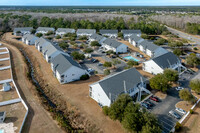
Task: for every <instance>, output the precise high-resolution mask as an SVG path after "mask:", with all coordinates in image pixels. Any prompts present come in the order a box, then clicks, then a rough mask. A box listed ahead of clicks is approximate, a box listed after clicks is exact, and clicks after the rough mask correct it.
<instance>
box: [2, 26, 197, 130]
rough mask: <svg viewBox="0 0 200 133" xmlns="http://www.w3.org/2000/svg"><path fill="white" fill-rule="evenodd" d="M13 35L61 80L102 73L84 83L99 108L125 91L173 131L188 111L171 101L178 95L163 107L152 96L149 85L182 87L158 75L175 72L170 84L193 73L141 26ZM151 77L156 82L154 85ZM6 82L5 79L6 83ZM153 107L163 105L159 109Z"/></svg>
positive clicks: (69, 81) (21, 29)
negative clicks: (148, 35)
mask: <svg viewBox="0 0 200 133" xmlns="http://www.w3.org/2000/svg"><path fill="white" fill-rule="evenodd" d="M12 35H13V36H15V37H20V39H18V41H21V42H22V43H23V44H24V45H26V46H27V47H30V46H31V47H32V46H34V49H36V50H37V52H38V56H42V57H43V59H44V60H45V61H46V62H47V63H48V64H49V67H50V69H51V72H52V73H51V74H52V75H53V76H54V77H55V78H56V79H57V80H58V82H59V83H60V84H62V85H64V84H66V85H67V84H70V85H73V84H76V83H77V82H78V81H79V80H87V79H89V78H90V77H91V78H93V76H94V75H98V74H99V75H103V77H102V78H99V80H98V81H95V82H93V83H90V84H88V85H87V86H88V96H89V97H90V98H91V99H92V101H93V100H94V101H96V104H98V105H99V106H100V107H102V108H103V111H104V113H105V108H112V105H113V104H114V103H115V102H116V101H117V100H118V98H119V97H120V96H121V95H122V96H123V94H125V95H128V96H130V97H131V98H132V100H133V103H137V104H139V105H140V111H141V110H142V109H146V110H148V111H149V112H151V113H154V114H156V115H157V116H158V119H159V121H161V123H162V124H163V125H164V128H163V129H162V130H163V132H170V131H173V129H174V127H175V124H176V122H177V121H180V122H182V121H183V120H184V119H185V118H186V116H188V113H187V115H186V111H185V110H183V109H181V108H178V107H176V106H175V105H176V103H177V102H179V101H180V98H178V96H177V97H176V99H170V96H166V101H165V102H163V103H166V106H170V107H169V109H168V110H167V111H166V110H164V106H165V105H164V104H163V103H162V98H160V97H158V96H156V95H155V94H156V93H155V92H154V91H152V86H154V87H155V86H156V87H157V88H159V87H160V86H161V87H160V88H164V89H166V88H172V89H171V90H170V92H175V93H176V95H178V92H179V91H180V90H183V89H184V88H183V87H180V84H181V83H179V84H178V86H179V87H169V86H168V85H166V86H164V85H163V84H162V83H160V82H163V83H166V82H164V81H163V80H164V79H163V77H162V76H163V75H165V76H166V73H167V72H168V73H169V74H168V73H167V74H168V75H167V76H169V77H170V76H171V77H173V76H174V75H175V76H176V78H175V79H167V81H168V80H169V81H168V83H169V82H170V85H171V83H173V81H178V79H177V78H180V77H181V75H182V74H184V73H185V72H186V73H194V72H193V71H192V70H190V69H188V68H187V67H186V66H185V65H183V62H182V59H181V58H179V57H178V56H177V55H175V54H174V53H173V52H172V51H171V50H170V49H169V48H167V47H162V46H159V45H156V44H155V43H154V42H153V41H152V40H149V39H144V37H142V32H141V30H138V29H122V30H117V29H100V30H97V29H73V28H57V29H55V28H52V27H38V28H36V29H34V28H32V27H19V28H14V29H13V33H12ZM66 37H71V38H72V40H73V42H72V41H71V42H70V41H68V40H65V39H64V38H66ZM69 44H70V45H69ZM174 73H175V74H174ZM170 74H171V75H170ZM173 74H174V75H173ZM156 78H157V79H156ZM76 81H77V82H76ZM152 82H154V83H155V82H157V83H158V82H159V83H160V84H159V85H154V84H153V83H152ZM78 84H81V83H78ZM8 85H9V84H7V83H5V86H8ZM163 86H164V87H163ZM166 90H167V89H166ZM166 90H164V91H165V92H166ZM171 101H173V102H171ZM168 102H171V103H168ZM174 106H175V107H176V108H175V109H174ZM158 108H163V110H162V111H161V112H158ZM166 112H169V114H170V115H169V116H168V117H167V118H166V120H165V119H163V117H160V115H162V114H164V115H166ZM0 114H1V113H0ZM2 116H3V115H2ZM170 116H171V117H170ZM171 118H172V120H171ZM169 119H170V124H166V122H165V121H168V120H169ZM169 125H170V126H169Z"/></svg>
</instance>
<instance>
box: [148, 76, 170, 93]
mask: <svg viewBox="0 0 200 133" xmlns="http://www.w3.org/2000/svg"><path fill="white" fill-rule="evenodd" d="M149 82H150V86H151V88H152V89H156V90H160V91H162V92H166V91H167V89H169V88H171V84H170V83H169V82H168V80H167V79H166V77H165V76H164V75H163V74H157V75H156V76H154V77H153V78H151V79H150V80H149Z"/></svg>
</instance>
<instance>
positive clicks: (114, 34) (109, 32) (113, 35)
mask: <svg viewBox="0 0 200 133" xmlns="http://www.w3.org/2000/svg"><path fill="white" fill-rule="evenodd" d="M99 33H100V34H101V35H102V36H106V37H109V38H117V37H118V30H99Z"/></svg>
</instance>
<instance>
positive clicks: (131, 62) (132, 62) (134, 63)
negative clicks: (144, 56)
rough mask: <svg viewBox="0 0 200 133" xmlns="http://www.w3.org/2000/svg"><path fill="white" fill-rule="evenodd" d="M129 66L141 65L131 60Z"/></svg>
mask: <svg viewBox="0 0 200 133" xmlns="http://www.w3.org/2000/svg"><path fill="white" fill-rule="evenodd" d="M127 65H128V66H129V67H133V66H136V65H139V63H138V62H137V61H133V60H129V61H128V62H127Z"/></svg>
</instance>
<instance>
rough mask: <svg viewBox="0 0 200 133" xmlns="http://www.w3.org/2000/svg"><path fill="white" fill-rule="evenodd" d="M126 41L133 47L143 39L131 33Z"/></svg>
mask: <svg viewBox="0 0 200 133" xmlns="http://www.w3.org/2000/svg"><path fill="white" fill-rule="evenodd" d="M128 41H129V43H130V44H132V45H133V46H134V47H138V46H139V43H141V42H142V41H144V39H143V38H141V37H138V36H137V35H132V36H130V37H129V39H128Z"/></svg>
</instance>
